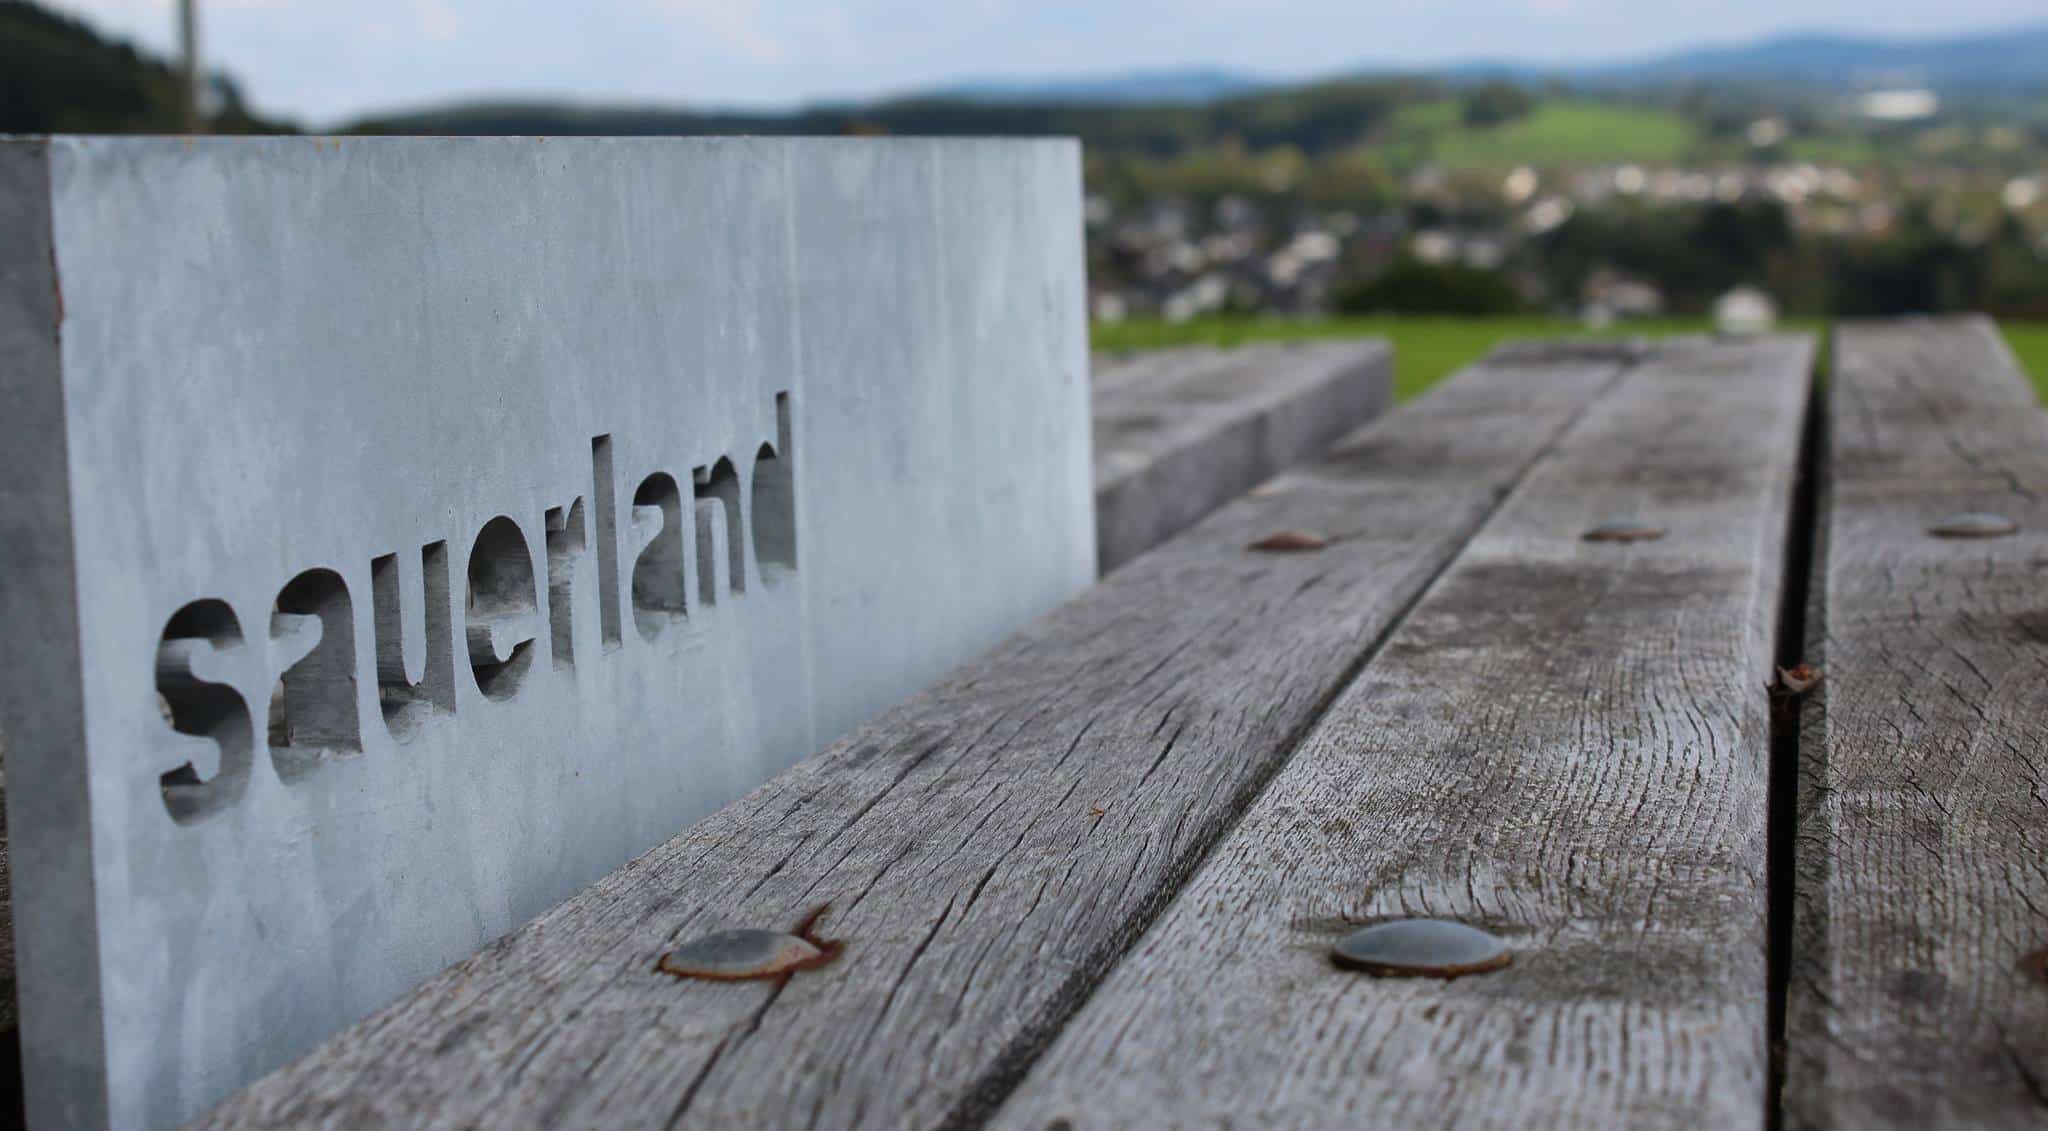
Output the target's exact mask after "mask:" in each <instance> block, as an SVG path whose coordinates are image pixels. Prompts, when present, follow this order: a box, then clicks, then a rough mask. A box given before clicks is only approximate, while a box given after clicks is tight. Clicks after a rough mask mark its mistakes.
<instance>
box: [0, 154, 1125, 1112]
mask: <svg viewBox="0 0 2048 1131" xmlns="http://www.w3.org/2000/svg"><path fill="white" fill-rule="evenodd" d="M1079 189H1080V186H1079V161H1078V152H1077V150H1076V148H1075V147H1074V146H1073V145H1071V144H1068V143H1063V142H994V141H957V142H916V141H882V142H875V141H822V140H815V141H814V140H803V141H790V140H777V141H753V140H720V141H711V140H600V139H581V140H569V139H549V140H543V139H467V140H445V139H433V140H398V139H363V140H357V139H349V140H321V139H280V140H263V141H248V140H201V141H196V142H194V141H185V140H179V139H158V140H78V139H60V140H56V141H52V142H49V143H47V144H44V143H38V142H22V141H16V142H7V143H4V144H0V393H4V394H5V398H6V403H7V404H8V406H9V407H8V412H7V415H6V417H5V425H4V427H5V429H6V432H5V437H4V443H0V555H4V569H5V576H6V580H7V584H6V585H5V586H4V589H0V615H4V616H5V618H6V620H7V623H8V624H9V626H10V632H9V634H8V635H7V636H5V637H4V638H0V641H4V642H0V742H4V748H5V758H6V782H7V798H6V807H7V818H8V820H7V827H8V830H9V832H10V833H11V835H12V844H11V846H10V848H11V854H12V860H11V862H12V864H13V868H12V877H11V878H12V881H13V893H14V897H15V900H16V904H15V906H16V926H17V930H16V943H17V947H18V958H19V963H20V969H19V973H20V1005H21V1016H22V1034H23V1048H24V1062H25V1068H26V1076H27V1082H28V1090H29V1094H28V1102H29V1117H30V1120H31V1124H32V1125H34V1126H48V1127H58V1126H99V1125H113V1126H120V1127H140V1126H161V1125H166V1124H169V1123H172V1122H175V1121H177V1120H179V1119H181V1118H184V1117H187V1116H190V1115H192V1114H194V1113H197V1112H199V1111H201V1110H203V1109H205V1108H206V1107H207V1106H208V1105H209V1104H211V1103H212V1102H213V1101H216V1100H218V1099H219V1098H221V1097H222V1096H223V1095H225V1094H227V1092H228V1091H230V1090H231V1089H232V1088H234V1087H235V1086H237V1085H239V1084H240V1083H242V1082H245V1081H247V1080H250V1079H253V1078H254V1077H255V1076H257V1075H259V1074H261V1073H262V1072H264V1071H266V1070H269V1069H271V1068H275V1067H277V1066H278V1065H280V1064H282V1063H284V1062H285V1061H287V1060H289V1059H291V1058H292V1057H294V1056H295V1055H297V1054H298V1053H300V1052H302V1051H304V1050H306V1049H308V1048H310V1047H311V1046H312V1044H313V1043H314V1042H315V1041H316V1040H317V1039H318V1038H319V1037H321V1036H322V1035H324V1034H326V1033H328V1032H331V1031H333V1030H334V1029H336V1028H337V1027H339V1026H341V1025H343V1024H345V1023H346V1022H348V1021H351V1020H353V1019H355V1018H358V1017H360V1016H362V1015H364V1014H365V1013H367V1012H369V1011H370V1010H371V1009H373V1008H375V1007H376V1006H378V1005H381V1004H383V1003H384V1002H387V1001H389V1000H391V999H392V998H394V997H395V996H397V995H398V994H399V993H400V992H402V991H403V990H405V989H406V988H407V987H409V986H411V985H413V984H414V983H416V982H417V981H419V980H420V979H421V978H423V977H425V976H426V975H428V974H430V973H432V972H433V971H435V970H437V969H439V968H441V967H443V966H444V965H446V964H447V963H449V962H450V961H453V960H455V959H457V958H460V957H463V956H464V955H467V954H469V953H471V952H472V951H474V950H475V949H476V948H477V947H478V946H479V945H481V944H483V943H485V942H487V941H488V940H490V939H492V938H494V937H497V936H499V935H501V934H503V933H504V932H506V931H508V930H510V929H511V928H513V927H515V926H517V925H518V924H520V923H521V922H523V921H525V920H527V919H529V918H531V917H532V916H534V915H535V914H537V913H538V912H540V911H542V910H544V909H546V908H547V907H549V906H550V905H552V904H554V903H556V902H557V901H559V900H561V899H563V898H564V897H566V896H568V895H569V894H571V893H572V892H575V891H576V890H578V889H579V888H581V887H583V886H584V885H586V884H588V883H590V882H591V881H593V880H595V879H597V878H598V877H599V876H602V875H604V874H605V873H606V872H608V871H610V870H612V869H613V868H615V867H617V866H618V865H620V864H621V863H623V862H625V861H626V860H628V859H630V858H632V857H633V856H634V855H636V854H637V853H639V852H641V851H642V850H644V849H646V848H647V847H649V846H651V845H654V844H657V843H659V842H661V841H662V840H664V839H665V838H667V837H669V836H672V835H674V834H675V833H676V832H677V831H678V830H680V829H682V828H683V827H684V826H686V825H687V824H688V823H690V822H691V821H692V820H693V819H694V818H696V817H699V816H701V815H703V814H706V813H709V812H711V811H712V810H714V809H716V808H718V807H719V806H720V805H722V804H723V803H725V802H727V801H729V800H731V799H733V798H734V797H736V796H737V795H739V794H740V793H742V792H744V791H746V790H747V789H749V788H750V787H752V786H753V785H754V784H756V783H758V782H760V781H762V780H764V779H765V778H767V777H768V776H770V775H771V774H773V773H774V772H775V771H777V770H779V769H781V768H783V767H785V766H787V765H789V764H791V763H792V762H794V761H796V760H798V759H799V758H801V757H803V756H804V755H806V754H808V753H809V752H811V751H812V750H814V749H816V748H818V747H819V746H821V745H823V744H824V743H826V742H827V741H828V740H830V739H832V738H833V737H835V736H837V735H840V734H842V733H845V732H847V731H848V730H850V729H851V728H854V727H855V726H857V725H858V724H859V723H860V722H861V721H862V720H863V719H865V718H867V717H869V716H870V715H872V714H873V713H874V712H876V711H878V710H879V709H880V708H882V707H884V706H886V705H888V704H890V703H891V702H893V701H895V700H898V699H900V698H903V697H904V696H906V695H907V694H909V693H910V692H912V691H914V690H915V689H917V688H918V687H919V686H921V685H922V684H924V683H926V682H927V681H929V680H930V679H932V678H933V677H935V676H937V675H938V674H940V673H941V672H943V671H944V670H945V669H946V668H948V667H949V666H951V665H953V664H955V663H956V662H958V661H960V660H963V659H965V658H967V657H968V656H970V655H972V654H974V653H976V652H978V651H980V650H982V649H983V648H985V647H987V646H988V645H991V644H993V643H994V642H996V641H997V640H999V639H1000V638H1002V637H1003V636H1004V635H1006V634H1007V633H1008V632H1010V631H1011V630H1013V629H1014V628H1016V627H1017V626H1019V625H1020V624H1022V623H1023V622H1024V621H1026V620H1027V619H1029V618H1031V617H1033V616H1035V615H1036V614H1038V613H1040V612H1042V611H1044V610H1046V609H1049V608H1050V607H1052V606H1053V605H1054V604H1056V603H1058V602H1059V601H1060V600H1061V599H1063V598H1065V597H1067V596H1069V595H1071V594H1073V593H1074V592H1076V591H1077V590H1079V589H1080V588H1082V587H1083V586H1085V585H1086V584H1087V583H1088V581H1089V580H1090V578H1091V574H1092V570H1093V565H1094V553H1095V547H1094V539H1093V522H1092V514H1091V507H1090V497H1091V483H1090V459H1089V416H1088V412H1089V408H1088V377H1087V366H1088V357H1087V353H1086V326H1085V321H1084V312H1083V287H1084V284H1083V276H1082V270H1083V267H1082V255H1081V246H1080V235H1081V222H1080V216H1079Z"/></svg>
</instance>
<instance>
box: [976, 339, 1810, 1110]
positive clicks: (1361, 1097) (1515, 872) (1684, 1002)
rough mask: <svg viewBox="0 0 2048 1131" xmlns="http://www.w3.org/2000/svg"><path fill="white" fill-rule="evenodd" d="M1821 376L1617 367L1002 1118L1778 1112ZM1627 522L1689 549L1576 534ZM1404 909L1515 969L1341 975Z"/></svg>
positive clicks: (1764, 355) (1678, 351) (1741, 353)
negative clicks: (1800, 627)
mask: <svg viewBox="0 0 2048 1131" xmlns="http://www.w3.org/2000/svg"><path fill="white" fill-rule="evenodd" d="M1810 365H1811V345H1810V343H1809V342H1808V341H1807V340H1805V339H1803V338H1800V339H1794V338H1775V339H1766V340H1763V341H1758V342H1752V343H1723V344H1711V345H1709V344H1703V343H1687V344H1683V345H1674V346H1672V347H1669V348H1666V349H1662V350H1660V351H1659V352H1658V353H1657V354H1656V355H1655V356H1654V357H1653V358H1651V359H1650V360H1648V361H1647V362H1646V363H1645V364H1643V365H1641V366H1639V367H1637V368H1636V369H1634V370H1632V371H1631V372H1629V373H1628V374H1627V375H1626V376H1624V377H1623V379H1622V381H1621V383H1620V384H1619V386H1617V388H1616V389H1615V391H1614V392H1613V393H1612V394H1610V395H1609V396H1607V397H1606V398H1604V399H1602V400H1601V401H1600V402H1599V403H1598V404H1597V405H1595V406H1594V408H1593V409H1592V411H1591V412H1589V413H1588V414H1587V416H1586V417H1585V419H1583V420H1582V421H1581V422H1580V423H1579V424H1578V426H1576V427H1575V428H1574V429H1573V430H1572V432H1571V433H1570V434H1569V435H1568V436H1567V437H1566V438H1565V439H1564V440H1563V441H1562V442H1561V443H1560V445H1559V446H1558V448H1557V449H1556V450H1555V451H1554V452H1553V453H1552V454H1551V455H1550V456H1548V457H1547V458H1546V459H1545V460H1544V461H1543V463H1542V464H1540V465H1539V466H1538V467H1537V468H1536V469H1534V470H1533V471H1532V472H1531V473H1530V475H1529V477H1528V478H1527V479H1526V480H1525V481H1524V483H1523V484H1522V486H1521V487H1520V488H1518V489H1517V491H1516V493H1515V494H1514V496H1513V497H1511V498H1510V499H1509V500H1508V501H1507V503H1506V504H1505V505H1504V506H1503V507H1502V508H1501V510H1500V512H1499V513H1498V514H1496V515H1495V517H1494V518H1493V519H1492V520H1491V521H1490V522H1489V523H1488V524H1487V526H1486V527H1485V528H1484V529H1483V530H1482V531H1481V532H1480V534H1479V535H1478V536H1477V537H1476V538H1475V539H1474V540H1473V542H1472V544H1471V545H1470V546H1469V547H1467V549H1466V551H1465V552H1464V553H1463V554H1461V555H1460V556H1459V558H1458V559H1457V561H1456V562H1455V563H1454V564H1453V565H1452V567H1451V568H1450V570H1449V571H1447V572H1446V573H1445V575H1444V576H1443V578H1442V579H1441V580H1440V581H1438V582H1437V583H1436V584H1435V585H1434V586H1433V587H1432V588H1431V590H1430V591H1429V592H1428V594H1427V595H1426V596H1425V598H1424V599H1423V601H1422V602H1421V603H1420V604H1419V605H1418V606H1417V608H1416V609H1415V611H1414V612H1413V614H1411V615H1410V616H1409V617H1408V619H1407V620H1406V621H1405V622H1404V623H1403V624H1402V626H1401V627H1400V628H1399V629H1398V630H1397V631H1396V633H1395V634H1394V635H1393V637H1392V638H1391V639H1390V640H1389V642H1388V644H1387V646H1386V647H1385V648H1384V649H1383V650H1382V651H1381V652H1380V654H1379V655H1378V657H1377V658H1376V659H1374V660H1373V661H1372V662H1371V663H1370V664H1369V665H1368V666H1367V667H1366V668H1365V669H1364V670H1363V671H1362V672H1361V673H1360V675H1359V676H1358V678H1357V680H1356V681H1355V682H1354V683H1353V684H1352V685H1351V686H1350V687H1349V688H1348V689H1347V690H1346V691H1344V692H1343V693H1342V694H1341V696H1340V697H1339V698H1338V699H1337V701H1336V702H1335V704H1334V705H1333V706H1332V708H1331V710H1330V711H1329V713H1328V714H1327V715H1326V716H1325V717H1324V719H1323V720H1322V722H1321V723H1319V724H1318V725H1317V726H1316V727H1315V729H1314V730H1313V732H1312V733H1311V734H1310V736H1309V737H1308V739H1307V740H1306V741H1305V742H1304V744H1303V746H1302V749H1301V750H1300V751H1299V752H1297V753H1296V755H1295V756H1294V757H1293V758H1292V759H1291V760H1290V761H1289V762H1288V763H1287V765H1286V766H1285V767H1284V768H1283V769H1282V770H1281V771H1280V772H1279V774H1278V775H1276V776H1275V778H1274V780H1273V782H1272V783H1271V785H1270V786H1269V787H1268V788H1267V789H1266V791H1265V792H1264V793H1263V794H1262V795H1261V796H1260V798H1259V799H1258V801H1257V802H1256V803H1255V804H1254V805H1253V806H1252V807H1251V808H1250V810H1249V811H1248V812H1247V814H1246V816H1245V818H1244V820H1243V822H1242V823H1241V824H1240V825H1239V826H1238V827H1237V828H1235V829H1234V830H1233V831H1232V832H1231V833H1230V834H1229V835H1228V836H1227V837H1226V838H1225V839H1224V840H1223V841H1222V842H1221V843H1219V845H1218V846H1217V848H1216V851H1215V852H1214V854H1213V855H1212V856H1211V857H1210V858H1209V860H1208V861H1207V862H1206V863H1205V865H1204V866H1203V867H1202V869H1201V870H1200V871H1199V872H1198V873H1197V874H1196V876H1195V878H1194V879H1193V880H1192V881H1191V882H1190V883H1189V884H1188V886H1187V887H1186V888H1185V889H1184V890H1183V891H1182V892H1181V894H1180V895H1179V897H1178V898H1176V899H1175V900H1174V902H1173V904H1172V905H1171V906H1170V907H1169V908H1168V910H1167V911H1166V912H1165V913H1164V914H1163V915H1162V916H1161V917H1160V919H1159V920H1158V921H1157V922H1156V923H1155V925H1154V926H1153V927H1152V929H1151V930H1150V931H1149V932H1148V933H1147V934H1146V935H1145V936H1144V938H1143V939H1142V940H1141V941H1140V942H1139V943H1138V944H1137V946H1136V947H1134V949H1133V951H1132V953H1131V955H1130V956H1129V957H1128V958H1126V960H1125V961H1124V962H1123V963H1122V964H1121V965H1120V966H1119V967H1118V968H1117V969H1116V970H1115V971H1113V972H1112V974H1111V975H1110V977H1109V978H1108V979H1107V980H1106V981H1105V982H1104V983H1103V985H1102V986H1101V987H1100V989H1099V990H1098V991H1097V992H1096V994H1095V995H1094V996H1093V997H1092V998H1091V999H1090V1001H1089V1002H1088V1003H1087V1005H1086V1006H1085V1007H1084V1008H1083V1009H1082V1010H1081V1011H1080V1012H1079V1013H1078V1014H1077V1015H1076V1016H1075V1017H1074V1018H1073V1019H1072V1021H1071V1022H1070V1023H1069V1024H1068V1025H1067V1027H1066V1028H1065V1029H1064V1030H1063V1031H1062V1033H1061V1034H1060V1035H1059V1037H1058V1038H1057V1040H1055V1041H1054V1043H1053V1044H1052V1045H1051V1047H1050V1048H1049V1049H1048V1051H1047V1052H1046V1053H1045V1055H1044V1056H1043V1058H1042V1059H1041V1060H1040V1061H1039V1062H1038V1063H1037V1065H1036V1066H1035V1067H1034V1069H1033V1070H1032V1071H1031V1072H1030V1073H1029V1074H1028V1075H1027V1077H1026V1079H1025V1080H1024V1082H1023V1084H1022V1085H1021V1086H1020V1087H1019V1089H1018V1090H1017V1092H1016V1093H1015V1094H1014V1095H1013V1096H1012V1098H1011V1100H1010V1101H1009V1102H1008V1103H1007V1104H1006V1105H1005V1106H1004V1107H1003V1108H1002V1110H1001V1111H1000V1112H999V1113H998V1115H997V1118H996V1120H995V1125H996V1126H999V1127H1006V1128H1008V1127H1015V1128H1045V1127H1051V1126H1059V1125H1061V1124H1062V1123H1064V1124H1066V1125H1070V1126H1072V1127H1075V1128H1114V1127H1125V1126H1136V1125H1141V1124H1142V1125H1158V1126H1196V1125H1217V1124H1224V1123H1228V1124H1231V1125H1235V1126H1245V1127H1274V1126H1285V1127H1434V1126H1456V1127H1466V1128H1487V1127H1498V1128H1528V1127H1571V1128H1577V1127H1687V1128H1690V1127H1696V1126H1697V1127H1715V1128H1721V1127H1743V1126H1751V1127H1754V1126H1759V1125H1761V1124H1762V1123H1763V1121H1764V1117H1765V1110H1766V1097H1765V1091H1766V1074H1767V1062H1768V1057H1767V1048H1766V1046H1767V1034H1766V1017H1765V1000H1766V999H1765V984H1766V954H1765V951H1766V943H1767V929H1766V914H1767V897H1766V876H1765V867H1766V859H1765V831H1766V822H1767V804H1766V794H1767V786H1768V777H1769V774H1768V761H1769V754H1770V750H1769V745H1770V719H1769V714H1770V708H1769V703H1768V698H1767V694H1766V690H1765V686H1766V682H1767V680H1768V679H1769V677H1770V667H1771V659H1772V656H1773V652H1772V645H1773V640H1772V637H1773V635H1774V631H1775V619H1776V613H1777V601H1778V599H1779V584H1780V575H1781V573H1782V572H1783V568H1784V561H1783V550H1784V539H1785V530H1786V522H1787V515H1788V507H1789V505H1790V503H1791V499H1792V492H1793V488H1794V483H1795V477H1796V470H1797V458H1798V447H1799V437H1800V429H1801V425H1802V420H1803V409H1804V406H1805V403H1806V399H1807V394H1808V389H1809V385H1810V377H1809V368H1810ZM1615 517H1633V518H1638V519H1642V520H1646V521H1651V522H1654V523H1656V524H1658V525H1661V526H1663V527H1664V528H1665V529H1666V531H1667V533H1666V534H1665V536H1664V537H1663V538H1662V539H1661V540H1658V541H1654V542H1639V543H1635V544H1631V545H1617V544H1595V543H1588V542H1585V541H1583V540H1582V539H1581V534H1582V532H1584V531H1585V530H1586V529H1588V528H1590V527H1592V526H1594V525H1596V524H1598V523H1600V522H1601V521H1603V520H1606V519H1610V518H1615ZM1406 916H1431V917H1442V918H1452V919H1460V920H1464V921H1467V922H1471V923H1474V924H1477V925H1482V926H1485V927H1488V928H1489V929H1492V930H1494V931H1496V932H1498V933H1500V934H1501V935H1503V936H1504V937H1506V938H1507V939H1508V941H1509V942H1510V944H1511V945H1512V946H1513V948H1514V957H1513V964H1512V965H1511V966H1510V967H1508V968H1507V969H1505V970H1502V971H1499V972H1495V973H1490V974H1483V975H1475V976H1470V977H1467V978H1463V979H1460V980H1457V981H1453V982H1448V983H1446V982H1440V981H1435V980H1428V979H1422V980H1413V979H1376V978H1373V977H1369V976H1366V975H1363V974H1358V973H1352V972H1347V971H1343V970H1339V969H1338V968H1336V967H1335V966H1334V965H1333V964H1332V962H1331V961H1330V957H1329V951H1330V947H1331V945H1332V944H1333V943H1334V942H1335V941H1336V940H1338V939H1339V938H1341V937H1343V935H1344V934H1346V933H1348V932H1349V931H1351V930H1354V929H1356V928H1357V927H1358V926H1359V925H1361V924H1366V923H1371V922H1375V921H1380V920H1384V919H1387V918H1396V917H1406Z"/></svg>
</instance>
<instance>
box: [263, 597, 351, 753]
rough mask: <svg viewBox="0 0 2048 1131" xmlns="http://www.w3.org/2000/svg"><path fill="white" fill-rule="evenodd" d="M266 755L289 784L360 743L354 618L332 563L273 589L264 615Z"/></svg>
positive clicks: (349, 751) (348, 751)
mask: <svg viewBox="0 0 2048 1131" xmlns="http://www.w3.org/2000/svg"><path fill="white" fill-rule="evenodd" d="M270 654H271V657H272V660H271V662H272V664H273V665H274V666H276V667H277V668H279V669H281V670H280V671H279V674H278V677H277V683H276V685H275V690H274V691H273V693H272V695H271V715H270V761H271V764H272V765H273V766H275V767H276V769H277V776H278V777H279V778H281V779H283V780H284V781H285V782H288V783H289V782H295V781H298V780H300V779H301V778H304V777H305V776H306V775H307V774H310V773H312V772H313V771H314V770H316V769H319V768H320V763H321V761H322V760H323V759H325V758H327V757H329V756H331V755H335V754H353V753H357V752H360V751H361V750H362V748H363V734H362V721H361V717H360V712H359V711H358V710H357V707H356V619H355V609H354V606H353V605H352V603H351V602H350V601H349V596H348V585H347V584H346V583H344V582H343V581H342V579H341V575H340V574H338V573H336V572H334V571H333V570H331V569H309V570H307V571H306V572H304V573H301V574H300V575H298V576H297V577H294V578H292V579H291V581H289V582H287V583H286V584H285V587H284V588H283V589H280V590H278V593H277V602H276V606H275V608H274V609H273V610H272V612H271V617H270Z"/></svg>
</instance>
